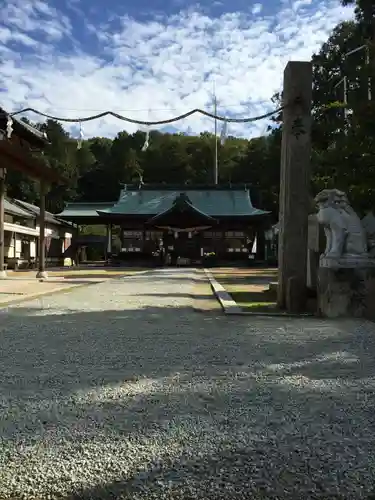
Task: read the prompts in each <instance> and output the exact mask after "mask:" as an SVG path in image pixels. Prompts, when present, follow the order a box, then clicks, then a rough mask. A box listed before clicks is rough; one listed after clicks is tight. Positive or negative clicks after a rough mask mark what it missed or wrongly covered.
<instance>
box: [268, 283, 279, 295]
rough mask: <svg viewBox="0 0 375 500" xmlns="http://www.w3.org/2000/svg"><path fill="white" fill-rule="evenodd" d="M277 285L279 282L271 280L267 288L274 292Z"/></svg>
mask: <svg viewBox="0 0 375 500" xmlns="http://www.w3.org/2000/svg"><path fill="white" fill-rule="evenodd" d="M278 286H279V283H278V282H277V281H271V283H270V284H269V288H268V290H269V291H270V292H274V293H277V287H278Z"/></svg>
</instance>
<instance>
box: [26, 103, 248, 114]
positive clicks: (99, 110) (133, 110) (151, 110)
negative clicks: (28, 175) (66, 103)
mask: <svg viewBox="0 0 375 500" xmlns="http://www.w3.org/2000/svg"><path fill="white" fill-rule="evenodd" d="M253 106H254V104H252V103H250V102H249V103H243V104H241V103H240V104H238V103H237V104H225V106H224V107H225V108H241V107H242V108H248V109H250V108H251V107H253ZM53 108H54V109H60V110H62V111H76V112H78V111H87V112H89V111H92V112H97V113H103V112H105V111H106V110H105V109H103V108H65V107H62V106H53ZM178 109H179V108H177V107H176V108H126V109H116V110H115V111H114V112H115V113H142V112H143V113H144V112H148V113H156V112H160V111H176V110H178ZM19 112H20V111H17V113H19Z"/></svg>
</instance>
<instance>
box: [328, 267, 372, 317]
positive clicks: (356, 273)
mask: <svg viewBox="0 0 375 500" xmlns="http://www.w3.org/2000/svg"><path fill="white" fill-rule="evenodd" d="M374 292H375V268H374V267H368V268H337V269H333V268H328V267H320V268H319V274H318V308H319V313H320V315H321V316H323V317H326V318H340V317H341V318H342V317H351V318H366V319H370V320H374V319H375V295H374Z"/></svg>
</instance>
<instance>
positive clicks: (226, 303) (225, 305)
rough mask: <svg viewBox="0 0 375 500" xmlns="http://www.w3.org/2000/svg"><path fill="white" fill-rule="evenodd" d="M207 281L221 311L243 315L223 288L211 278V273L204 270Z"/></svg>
mask: <svg viewBox="0 0 375 500" xmlns="http://www.w3.org/2000/svg"><path fill="white" fill-rule="evenodd" d="M204 272H205V273H206V276H207V278H208V281H209V282H210V285H211V288H212V291H213V292H214V294H215V297H216V298H217V300H218V301H219V303H220V305H221V308H222V309H223V311H224V313H225V314H243V311H242V309H241V308H240V307H239V306H238V305H237V302H235V301H234V300H233V299H232V297H231V296H230V295H229V293H228V292H227V291H226V290H225V288H224V287H223V286H222V285H220V283H219V282H217V281H216V279H215V278H214V277H213V275H212V273H211V271H209V270H208V269H204Z"/></svg>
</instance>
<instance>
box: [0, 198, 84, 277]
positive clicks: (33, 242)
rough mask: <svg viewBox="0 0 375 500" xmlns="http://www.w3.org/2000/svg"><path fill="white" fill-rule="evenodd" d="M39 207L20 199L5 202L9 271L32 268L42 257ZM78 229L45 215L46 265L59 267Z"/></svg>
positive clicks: (6, 255)
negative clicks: (39, 257)
mask: <svg viewBox="0 0 375 500" xmlns="http://www.w3.org/2000/svg"><path fill="white" fill-rule="evenodd" d="M39 218H40V207H38V206H36V205H32V204H31V203H26V202H25V201H21V200H9V199H5V201H4V220H5V222H4V244H5V249H4V252H5V257H4V261H5V264H6V265H7V268H8V269H21V268H33V267H34V266H35V265H36V262H37V259H38V256H39V244H38V242H39V234H40V228H39ZM74 232H75V227H74V226H73V224H72V223H69V222H67V221H62V220H60V219H58V218H57V217H55V216H54V215H53V214H51V213H50V212H47V211H46V213H45V230H44V234H45V249H46V250H45V259H46V266H48V265H51V266H59V265H62V264H63V262H64V254H65V252H66V251H67V249H68V248H69V247H70V245H71V240H72V237H73V233H74Z"/></svg>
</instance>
